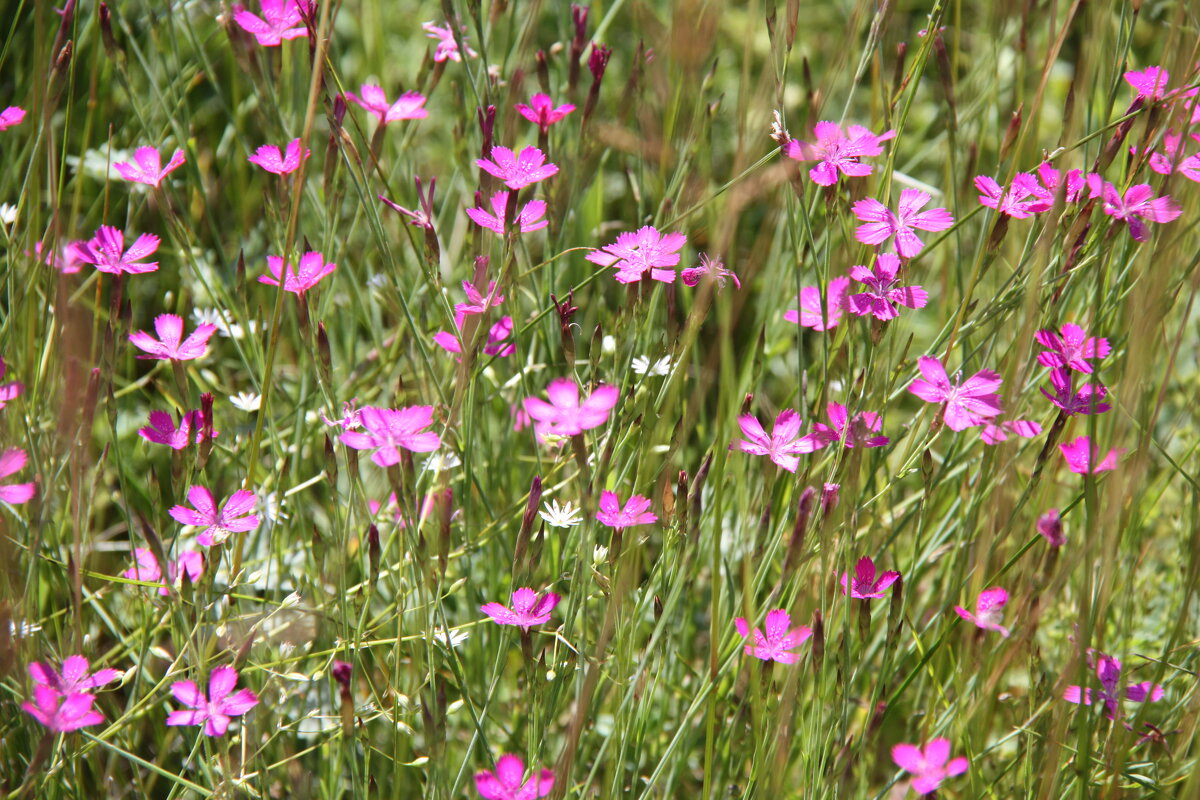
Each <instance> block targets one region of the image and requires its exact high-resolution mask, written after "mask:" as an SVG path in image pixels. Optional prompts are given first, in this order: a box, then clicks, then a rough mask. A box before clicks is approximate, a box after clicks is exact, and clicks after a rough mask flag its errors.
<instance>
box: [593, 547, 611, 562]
mask: <svg viewBox="0 0 1200 800" xmlns="http://www.w3.org/2000/svg"><path fill="white" fill-rule="evenodd" d="M607 558H608V548H607V547H605V546H604V545H602V544H598V545H596V548H595V549H594V550H592V564H593V565H594V566H599V565H600V564H603V563H604V561H605V559H607Z"/></svg>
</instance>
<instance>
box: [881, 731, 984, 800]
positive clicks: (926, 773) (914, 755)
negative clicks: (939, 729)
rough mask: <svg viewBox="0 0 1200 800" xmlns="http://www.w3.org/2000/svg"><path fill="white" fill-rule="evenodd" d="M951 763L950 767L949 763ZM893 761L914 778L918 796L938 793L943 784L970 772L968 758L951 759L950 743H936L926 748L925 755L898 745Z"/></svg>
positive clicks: (913, 746) (918, 749) (942, 741)
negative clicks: (948, 779) (951, 778)
mask: <svg viewBox="0 0 1200 800" xmlns="http://www.w3.org/2000/svg"><path fill="white" fill-rule="evenodd" d="M947 760H949V763H947ZM892 761H895V762H896V766H898V767H900V769H902V770H905V771H907V772H911V773H912V774H913V775H914V776H915V777H913V781H912V788H913V791H914V792H916V793H917V794H930V793H931V792H935V791H937V789H938V787H939V786H941V785H942V781H944V780H946V778H950V777H953V776H955V775H961V774H963V773H964V772H966V771H967V767H968V766H969V763H970V762H968V761H967V759H966V756H959V757H958V758H955V759H950V740H948V739H934V740H933V741H932V742H930V743H929V744H927V745H925V750H924V752H922V751H921V748H920V747H917V746H916V745H915V744H898V745H896V746H895V747H893V748H892Z"/></svg>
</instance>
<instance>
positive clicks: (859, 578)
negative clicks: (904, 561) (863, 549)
mask: <svg viewBox="0 0 1200 800" xmlns="http://www.w3.org/2000/svg"><path fill="white" fill-rule="evenodd" d="M899 577H900V573H899V572H896V571H895V570H891V569H889V570H888V571H887V572H885V573H883V574H882V575H880V576H879V577H876V576H875V562H874V561H873V560H872V559H871V557H870V556H863V557H862V558H860V559H859V560H858V563H857V564H855V565H854V579H853V580H851V579H850V573H848V572H843V573H842V594H846V591H847V588H848V589H849V592H850V596H851V597H857V598H859V599H861V600H871V599H874V598H880V597H883V593H884V592H885V591H887V589H888V587H889V586H891V585H892V584H893V583H895V582H896V581H897V580H898V579H899Z"/></svg>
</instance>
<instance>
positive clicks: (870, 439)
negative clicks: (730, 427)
mask: <svg viewBox="0 0 1200 800" xmlns="http://www.w3.org/2000/svg"><path fill="white" fill-rule="evenodd" d="M826 411H827V413H828V415H829V421H830V423H832V424H830V425H826V424H825V423H822V422H817V423H814V424H813V429H812V432H811V433H808V434H805V435H803V436H802V435H801V434H800V430H801V427H802V422H801V419H800V415H799V414H798V413H796V411H795V410H794V409H791V408H785V409H784V410H783V411H780V412H779V414H778V416H776V417H775V425H774V427H773V428H772V429H771V433H770V435H767V432H766V431H765V430H764V429H763V426H762V423H760V422H759V421H758V417H755V416H754V415H752V414H746V415H743V416H741V417H738V426H739V427H740V428H741V429H742V435H743V436H744V437H746V438H744V439H739V440H737V441H736V442H734V443H733V444H731V445H730V449H731V450H740V451H742V452H743V453H749V454H750V455H755V456H767V457H769V458H770V459H771V461H772V462H774V463H775V464H777V465H778V466H780V467H782V468H783V469H785V470H787V471H788V472H795V471H796V468H797V467H798V466H799V464H800V459H799V458H798V456H801V455H804V454H806V453H812V452H815V451H817V450H820V449H822V448H824V447H827V446H829V445H831V444H837V443H839V442H840V443H841V444H842V445H843V446H845V447H882V446H883V445H885V444H887V443H888V441H889V439H888V437H886V436H872V435H871V434H874V433H878V432H879V431H880V429H881V428H882V426H883V420H882V419H881V418H880V416H879V415H878V414H876V413H874V412H873V411H861V412H859V413H857V414H855V415H854V416H853V417H851V416H850V415H849V412H848V411H847V410H846V407H845V406H843V405H842V404H841V403H834V402H830V403H829V405H828V406H827V408H826Z"/></svg>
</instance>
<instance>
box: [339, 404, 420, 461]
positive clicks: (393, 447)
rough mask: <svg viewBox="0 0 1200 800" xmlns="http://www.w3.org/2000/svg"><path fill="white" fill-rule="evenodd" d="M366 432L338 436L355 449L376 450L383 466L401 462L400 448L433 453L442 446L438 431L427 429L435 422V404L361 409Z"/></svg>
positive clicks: (360, 415)
mask: <svg viewBox="0 0 1200 800" xmlns="http://www.w3.org/2000/svg"><path fill="white" fill-rule="evenodd" d="M359 421H360V422H362V426H363V428H364V429H365V432H363V431H345V432H343V433H342V435H341V436H339V437H338V438H339V439H341V442H342V444H344V445H346V446H347V447H352V448H354V449H355V450H372V449H373V450H375V452H374V453H373V454H371V460H372V461H374V462H375V463H376V464H378V465H379V466H381V467H390V466H392V465H394V464H399V463H400V451H401V450H410V451H412V452H414V453H429V452H432V451H434V450H437V449H438V448H439V447H441V445H442V437H441V436H439V435H438V434H437V432H435V431H427V430H423V429H424V428H428V427H429V426H430V425H432V424H433V406H408V407H406V408H375V407H374V406H366V407H364V408H363V409H362V410H361V411H360V412H359Z"/></svg>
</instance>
